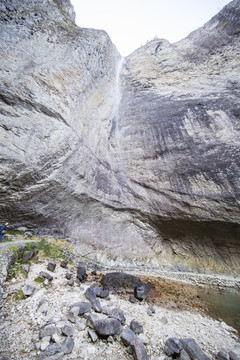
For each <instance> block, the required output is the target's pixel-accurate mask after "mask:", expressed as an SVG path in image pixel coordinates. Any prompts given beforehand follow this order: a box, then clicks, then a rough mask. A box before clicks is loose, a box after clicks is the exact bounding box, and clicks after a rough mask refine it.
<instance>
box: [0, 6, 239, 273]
mask: <svg viewBox="0 0 240 360" xmlns="http://www.w3.org/2000/svg"><path fill="white" fill-rule="evenodd" d="M0 10H1V12H0V27H1V34H2V35H1V40H0V45H1V53H0V56H1V62H0V64H1V65H0V72H1V77H0V138H1V143H0V147H1V150H0V156H1V167H0V181H1V187H0V188H1V214H0V217H1V220H2V221H5V220H6V219H7V220H9V221H10V222H11V223H12V224H15V225H17V224H25V225H28V226H32V227H34V228H35V230H36V231H38V232H48V233H49V232H51V233H53V234H58V235H60V236H67V237H69V238H71V239H72V240H74V241H75V242H74V243H75V244H76V252H79V253H80V254H82V255H87V256H88V257H90V258H91V259H94V260H98V261H101V262H102V263H103V264H106V265H111V264H114V265H115V264H119V265H121V266H132V267H134V266H139V265H145V266H149V267H157V268H160V269H161V268H162V269H173V270H187V271H189V270H193V271H200V272H218V273H228V274H239V273H240V262H239V258H240V244H239V239H240V225H239V222H240V220H239V219H240V216H239V215H240V214H239V212H240V211H239V143H240V137H239V115H240V106H239V102H240V101H239V82H240V80H239V78H240V77H239V74H240V69H239V67H240V59H239V55H240V53H239V19H240V2H239V1H233V2H232V3H230V4H229V5H228V6H227V7H225V8H224V9H223V10H222V11H221V12H220V13H219V14H218V15H217V16H216V17H215V18H213V19H212V20H211V21H210V22H209V23H207V24H206V25H205V26H204V27H203V28H201V29H199V30H197V31H195V32H193V33H192V34H190V35H189V37H187V38H186V39H184V40H182V41H180V42H178V43H176V44H170V43H168V42H167V41H166V40H160V39H157V40H154V41H152V42H150V43H148V44H147V45H145V46H144V47H142V48H140V49H138V50H136V51H135V52H134V53H133V54H131V55H130V56H129V57H127V58H126V59H125V61H124V62H123V63H122V64H121V62H120V55H119V54H118V52H117V50H116V48H115V46H114V45H113V44H112V43H111V41H110V39H109V37H108V35H107V34H106V33H105V32H104V31H98V30H92V29H80V28H78V27H77V26H76V25H75V23H74V10H73V8H72V6H71V4H70V3H69V1H67V0H65V1H63V0H62V1H54V0H51V1H45V0H44V1H41V2H39V1H33V0H32V1H30V0H29V1H27V0H25V1H20V0H17V1H12V2H11V4H9V1H7V0H5V1H2V2H1V5H0Z"/></svg>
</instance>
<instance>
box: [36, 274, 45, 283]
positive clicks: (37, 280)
mask: <svg viewBox="0 0 240 360" xmlns="http://www.w3.org/2000/svg"><path fill="white" fill-rule="evenodd" d="M34 281H36V283H38V284H43V283H44V281H45V279H44V278H43V277H41V276H38V277H37V278H36V279H34Z"/></svg>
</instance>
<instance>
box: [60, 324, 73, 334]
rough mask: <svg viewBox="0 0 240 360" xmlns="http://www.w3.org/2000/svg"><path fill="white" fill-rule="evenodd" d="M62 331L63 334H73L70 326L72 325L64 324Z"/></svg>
mask: <svg viewBox="0 0 240 360" xmlns="http://www.w3.org/2000/svg"><path fill="white" fill-rule="evenodd" d="M62 333H63V335H65V336H73V334H74V328H73V327H72V325H68V324H65V325H64V327H63V328H62Z"/></svg>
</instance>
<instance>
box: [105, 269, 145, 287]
mask: <svg viewBox="0 0 240 360" xmlns="http://www.w3.org/2000/svg"><path fill="white" fill-rule="evenodd" d="M101 284H102V285H103V286H104V287H105V288H108V289H111V288H113V289H120V288H122V289H134V288H135V287H136V286H140V285H143V284H144V283H143V282H142V281H141V280H140V279H139V277H137V276H134V275H131V274H127V273H124V272H113V273H108V274H106V275H105V276H104V277H103V278H102V279H101Z"/></svg>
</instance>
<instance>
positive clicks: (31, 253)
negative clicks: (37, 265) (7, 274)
mask: <svg viewBox="0 0 240 360" xmlns="http://www.w3.org/2000/svg"><path fill="white" fill-rule="evenodd" d="M37 254H38V250H33V251H29V252H28V253H27V254H26V255H24V258H23V260H24V261H29V260H32V259H33V258H34V256H36V255H37Z"/></svg>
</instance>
